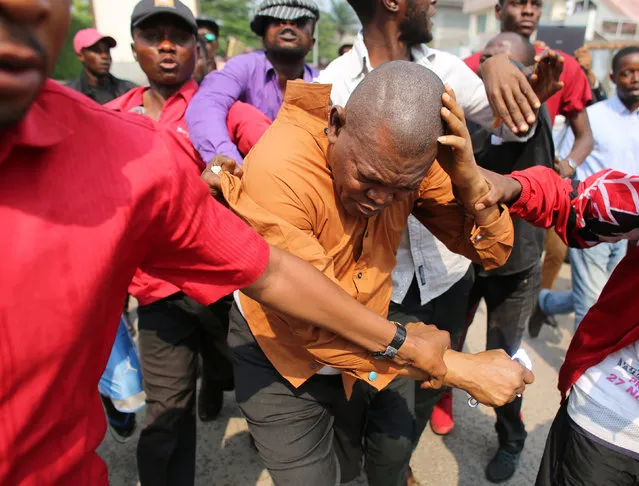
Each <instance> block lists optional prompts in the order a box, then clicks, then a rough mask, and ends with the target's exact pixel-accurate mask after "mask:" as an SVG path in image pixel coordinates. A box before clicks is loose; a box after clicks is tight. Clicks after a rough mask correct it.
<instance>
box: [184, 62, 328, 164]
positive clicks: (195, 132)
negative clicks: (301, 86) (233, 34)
mask: <svg viewBox="0 0 639 486" xmlns="http://www.w3.org/2000/svg"><path fill="white" fill-rule="evenodd" d="M316 76H317V71H315V69H313V68H312V67H311V66H309V65H308V64H306V65H304V81H306V82H311V81H312V80H313V79H314V78H315V77H316ZM238 100H239V101H244V102H245V103H249V104H251V105H253V106H255V107H256V108H257V109H259V110H261V111H262V113H264V114H265V115H266V116H267V117H268V118H270V119H271V120H274V119H275V117H276V116H277V112H278V111H279V110H280V106H282V91H281V90H280V86H279V83H278V80H277V73H276V72H275V69H274V68H273V65H272V64H271V62H270V61H269V60H268V59H267V58H266V55H265V54H264V51H257V52H253V53H251V54H243V55H241V56H237V57H234V58H233V59H231V60H229V62H227V63H226V65H225V66H224V69H222V70H221V71H213V72H212V73H210V74H209V75H208V76H207V77H206V78H204V81H203V82H202V85H201V86H200V89H199V90H198V92H197V94H196V95H195V97H194V98H193V100H192V101H191V104H190V105H189V107H188V109H187V111H186V124H187V126H188V130H189V135H190V137H191V142H192V143H193V145H195V148H196V149H197V150H198V151H199V152H200V155H201V156H202V159H203V160H204V161H205V162H208V161H209V160H211V159H212V158H213V157H214V156H216V155H218V154H224V155H227V156H229V157H231V158H233V159H235V160H236V161H237V162H239V163H242V155H241V154H240V152H239V151H238V149H237V147H236V146H235V144H233V142H231V138H230V137H229V133H228V130H227V128H226V116H227V114H228V112H229V109H230V108H231V105H232V104H233V103H235V102H236V101H238Z"/></svg>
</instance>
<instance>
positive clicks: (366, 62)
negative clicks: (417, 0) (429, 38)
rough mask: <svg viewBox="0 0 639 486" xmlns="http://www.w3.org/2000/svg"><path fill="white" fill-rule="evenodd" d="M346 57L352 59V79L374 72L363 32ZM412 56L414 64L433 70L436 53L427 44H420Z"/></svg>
mask: <svg viewBox="0 0 639 486" xmlns="http://www.w3.org/2000/svg"><path fill="white" fill-rule="evenodd" d="M346 55H347V56H351V57H352V59H351V60H350V62H349V63H348V66H349V68H350V70H349V72H348V74H349V75H350V77H351V78H352V79H357V78H359V77H360V76H366V75H367V74H368V73H370V72H371V71H372V70H373V67H372V66H371V61H370V58H369V56H368V49H367V48H366V44H365V43H364V35H363V34H362V32H361V31H360V32H359V33H358V34H357V38H356V39H355V43H354V44H353V48H352V49H351V50H350V52H349V53H347V54H346ZM411 55H412V56H413V61H414V62H416V63H418V64H421V65H423V66H426V67H428V68H431V69H432V67H431V66H432V63H433V62H434V60H435V55H436V51H435V50H433V49H430V48H429V47H428V46H427V45H426V44H418V45H416V46H414V47H413V48H411Z"/></svg>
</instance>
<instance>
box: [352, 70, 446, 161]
mask: <svg viewBox="0 0 639 486" xmlns="http://www.w3.org/2000/svg"><path fill="white" fill-rule="evenodd" d="M443 92H444V85H443V83H442V81H441V80H440V79H439V77H438V76H437V75H436V74H435V73H434V72H432V71H431V70H429V69H427V68H425V67H423V66H420V65H418V64H415V63H412V62H407V61H393V62H388V63H386V64H383V65H382V66H380V67H379V68H377V69H376V70H374V71H373V72H372V73H370V74H369V75H368V76H367V77H366V78H365V79H364V80H363V81H362V82H361V83H360V85H359V86H358V87H357V89H356V90H355V91H354V92H353V94H352V95H351V97H350V99H349V101H348V103H347V105H346V123H345V125H344V128H345V129H346V131H347V132H349V133H350V134H351V135H352V136H355V137H357V138H359V139H360V140H361V141H364V142H372V141H377V142H384V143H385V144H386V145H387V146H388V148H389V149H392V150H394V151H395V152H396V153H397V155H400V156H404V157H409V158H412V157H415V156H422V155H423V154H424V153H426V152H428V151H429V149H430V150H435V149H436V142H437V137H439V136H441V135H442V134H443V123H442V119H441V115H440V110H441V107H442V101H441V98H442V94H443ZM433 157H434V152H433Z"/></svg>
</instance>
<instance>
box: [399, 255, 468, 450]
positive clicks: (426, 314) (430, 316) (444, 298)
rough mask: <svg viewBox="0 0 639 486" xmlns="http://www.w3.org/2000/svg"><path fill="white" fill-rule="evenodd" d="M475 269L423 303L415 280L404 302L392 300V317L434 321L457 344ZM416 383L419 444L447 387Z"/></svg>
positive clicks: (404, 319)
mask: <svg viewBox="0 0 639 486" xmlns="http://www.w3.org/2000/svg"><path fill="white" fill-rule="evenodd" d="M474 277H475V272H474V270H473V267H472V265H470V266H469V268H468V271H467V272H466V275H464V276H463V277H462V278H461V279H460V280H459V281H458V282H456V283H455V285H453V286H452V287H451V288H450V289H448V290H447V291H446V292H444V293H443V294H442V295H440V296H439V297H436V298H435V299H433V300H431V301H430V302H427V303H426V304H424V305H422V304H421V296H420V293H419V287H418V285H417V281H416V280H415V279H413V282H412V284H411V286H410V288H409V289H408V293H407V294H406V297H405V298H404V301H403V302H402V303H401V304H397V303H395V302H391V304H390V308H389V309H388V318H389V319H390V320H392V321H397V322H401V323H402V324H408V323H410V322H423V323H425V324H434V325H435V326H437V328H438V329H441V330H443V331H448V332H449V333H450V342H451V345H452V348H453V349H455V348H456V347H457V343H458V341H459V339H460V337H461V334H462V331H463V330H464V324H465V321H466V306H467V304H468V299H469V296H470V291H471V289H472V288H473V282H474ZM407 381H408V380H407ZM411 383H414V387H415V389H414V395H415V398H414V400H415V415H416V426H415V447H417V444H418V443H419V439H420V437H421V436H422V433H423V432H424V429H425V428H426V424H428V421H429V420H430V416H431V414H432V413H433V409H434V408H435V405H436V404H437V402H438V401H439V399H440V398H441V397H442V395H443V394H444V392H445V391H446V388H440V389H439V390H424V389H422V388H421V387H420V385H421V383H420V382H418V381H416V382H411Z"/></svg>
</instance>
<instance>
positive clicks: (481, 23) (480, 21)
mask: <svg viewBox="0 0 639 486" xmlns="http://www.w3.org/2000/svg"><path fill="white" fill-rule="evenodd" d="M487 23H488V14H485V13H484V14H481V15H478V16H477V32H478V33H479V34H483V33H484V32H486V24H487Z"/></svg>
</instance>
